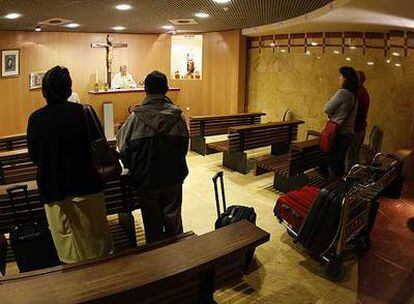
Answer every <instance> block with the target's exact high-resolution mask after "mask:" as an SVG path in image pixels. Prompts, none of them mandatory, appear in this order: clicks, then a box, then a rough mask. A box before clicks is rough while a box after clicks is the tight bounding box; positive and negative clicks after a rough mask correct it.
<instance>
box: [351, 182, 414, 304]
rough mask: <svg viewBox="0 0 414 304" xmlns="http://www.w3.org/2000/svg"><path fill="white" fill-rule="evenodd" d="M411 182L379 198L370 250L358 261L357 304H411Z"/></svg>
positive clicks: (413, 244) (413, 238) (413, 284)
mask: <svg viewBox="0 0 414 304" xmlns="http://www.w3.org/2000/svg"><path fill="white" fill-rule="evenodd" d="M413 220H414V183H411V182H410V183H407V184H406V185H405V189H404V194H403V196H402V198H401V199H399V200H393V199H381V201H380V211H379V214H378V217H377V221H376V224H375V227H374V231H373V233H372V248H371V250H370V251H369V252H368V253H367V254H366V255H365V256H364V258H363V259H361V260H360V262H359V274H358V283H359V284H358V285H359V288H358V302H359V303H367V304H371V303H372V304H374V303H410V304H411V303H414V231H413V226H412V222H413Z"/></svg>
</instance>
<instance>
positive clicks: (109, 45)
mask: <svg viewBox="0 0 414 304" xmlns="http://www.w3.org/2000/svg"><path fill="white" fill-rule="evenodd" d="M91 47H93V48H105V49H106V76H107V83H108V87H109V88H111V81H112V59H113V50H114V49H118V48H126V47H128V44H126V43H122V42H112V37H111V36H110V35H107V36H106V43H100V42H98V43H91Z"/></svg>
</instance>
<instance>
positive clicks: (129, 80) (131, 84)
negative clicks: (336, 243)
mask: <svg viewBox="0 0 414 304" xmlns="http://www.w3.org/2000/svg"><path fill="white" fill-rule="evenodd" d="M135 88H137V84H136V82H135V80H134V78H133V77H132V75H131V74H129V73H128V71H127V66H126V65H121V66H120V67H119V73H117V74H116V75H115V76H114V78H113V79H112V83H111V89H115V90H117V89H135Z"/></svg>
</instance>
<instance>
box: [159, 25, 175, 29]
mask: <svg viewBox="0 0 414 304" xmlns="http://www.w3.org/2000/svg"><path fill="white" fill-rule="evenodd" d="M162 28H163V29H164V30H172V29H174V27H173V26H172V25H164V26H162Z"/></svg>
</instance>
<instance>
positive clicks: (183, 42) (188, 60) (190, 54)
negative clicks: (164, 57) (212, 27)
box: [171, 35, 203, 80]
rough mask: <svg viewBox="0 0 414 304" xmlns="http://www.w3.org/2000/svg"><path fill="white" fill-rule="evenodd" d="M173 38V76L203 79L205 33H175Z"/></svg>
mask: <svg viewBox="0 0 414 304" xmlns="http://www.w3.org/2000/svg"><path fill="white" fill-rule="evenodd" d="M171 38H172V41H171V74H172V75H171V76H172V77H173V78H174V79H182V80H185V79H189V80H199V79H201V78H202V71H203V35H174V36H172V37H171Z"/></svg>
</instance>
